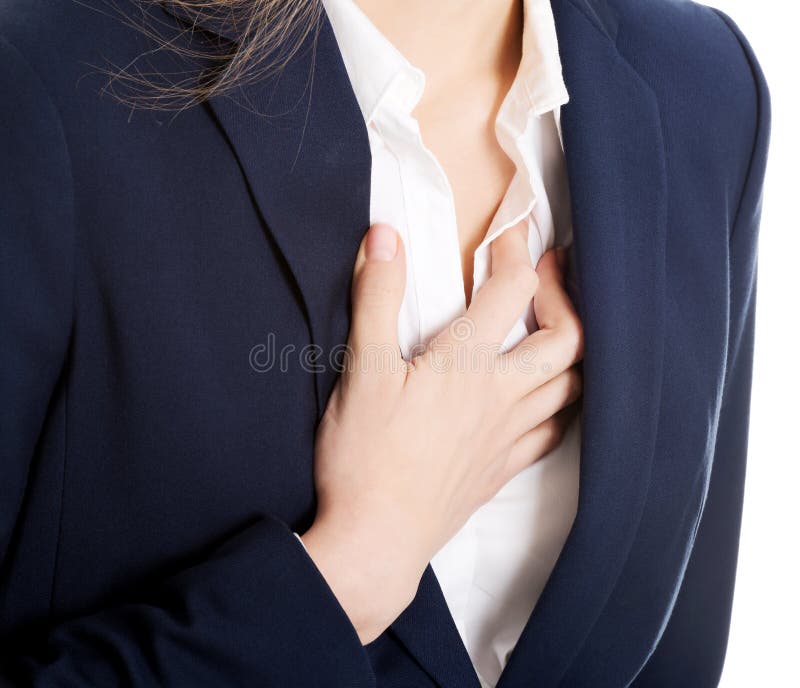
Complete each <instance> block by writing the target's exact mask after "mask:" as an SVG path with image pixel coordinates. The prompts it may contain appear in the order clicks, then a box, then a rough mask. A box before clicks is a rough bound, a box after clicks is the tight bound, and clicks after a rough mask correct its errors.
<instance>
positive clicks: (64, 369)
mask: <svg viewBox="0 0 800 688" xmlns="http://www.w3.org/2000/svg"><path fill="white" fill-rule="evenodd" d="M0 38H2V40H3V42H5V43H6V44H7V45H8V46H9V47H10V48H11V49H12V50H13V51H14V52H15V53H16V54H17V55H18V56H19V58H20V60H21V61H22V62H23V63H24V64H25V65H26V66H27V67H28V69H29V70H30V72H31V74H32V75H33V76H34V77H35V78H36V80H37V81H38V83H39V87H40V88H41V91H42V93H43V94H44V96H45V97H46V98H47V102H48V104H49V106H50V108H51V111H52V113H53V115H54V119H55V120H56V122H57V126H58V134H59V138H60V139H61V141H62V143H63V153H64V156H65V160H66V164H67V170H68V173H69V182H68V186H69V203H68V209H69V218H70V220H69V224H70V226H69V230H70V232H71V237H72V242H71V243H72V246H71V251H72V256H71V268H72V270H71V272H72V274H71V284H70V289H71V293H72V298H71V300H70V307H71V313H70V325H69V332H68V333H67V343H66V346H65V348H64V356H63V360H62V363H61V374H60V376H59V377H60V378H61V379H62V380H63V384H64V411H63V421H64V428H63V455H62V457H61V479H60V488H61V490H60V494H59V497H58V499H59V505H58V523H57V533H58V534H57V537H56V546H55V551H54V552H53V562H52V566H51V579H50V591H49V595H48V601H47V611H48V615H49V616H51V617H52V613H53V600H54V595H55V584H56V579H57V575H56V573H57V570H58V562H59V557H60V552H61V537H62V532H63V522H64V493H65V490H66V488H65V483H66V474H67V454H68V449H67V441H68V431H67V427H68V425H67V419H68V417H69V393H68V392H69V366H68V362H69V359H70V356H71V355H72V343H73V338H74V332H75V313H76V304H75V300H76V291H77V290H76V282H77V276H76V275H77V268H76V256H77V249H76V245H77V223H76V221H75V175H74V173H73V169H74V167H73V160H72V154H71V152H70V149H69V143H68V140H67V135H66V129H65V127H64V121H63V118H62V116H61V112H60V111H59V109H58V107H57V106H56V104H55V102H54V100H53V97H52V95H51V93H50V91H49V89H48V88H47V85H46V84H45V82H44V80H43V79H42V77H41V75H40V74H39V72H38V71H37V70H36V69H35V68H34V66H33V65H32V64H31V62H30V60H28V59H27V58H26V57H25V55H24V54H23V52H22V51H21V50H20V49H19V48H18V47H17V46H16V45H14V44H13V43H12V42H11V41H10V40H8V38H7V37H6V36H0Z"/></svg>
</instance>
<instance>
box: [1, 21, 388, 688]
mask: <svg viewBox="0 0 800 688" xmlns="http://www.w3.org/2000/svg"><path fill="white" fill-rule="evenodd" d="M0 62H1V63H2V68H0V94H2V95H1V96H0V156H2V171H0V571H1V570H2V569H3V568H4V567H5V565H7V564H8V562H7V561H5V560H4V559H5V555H6V551H7V547H8V543H9V539H10V538H11V536H12V532H13V529H14V524H15V521H16V519H17V517H18V513H19V509H20V505H21V503H22V498H23V494H24V492H25V484H26V480H27V476H28V473H29V470H30V464H31V462H32V457H33V455H34V452H35V447H36V443H37V440H38V436H39V435H40V433H41V428H42V424H43V422H44V421H45V418H46V415H47V413H48V404H49V401H50V398H51V396H52V393H53V389H54V387H55V386H56V385H57V384H58V381H59V378H60V376H61V375H62V371H63V369H64V366H65V364H66V363H65V362H66V359H67V356H68V350H69V342H70V333H71V322H72V299H73V296H72V284H73V263H74V261H73V249H72V247H73V244H74V235H75V231H74V229H75V227H74V214H73V197H72V179H71V171H70V168H71V164H70V159H69V152H68V148H67V145H66V142H65V136H64V132H63V130H62V126H61V123H60V117H59V115H58V112H57V111H56V109H55V107H54V105H53V103H52V101H51V99H50V98H49V96H48V94H47V92H46V89H45V88H44V86H43V84H42V82H41V80H40V79H39V78H38V76H37V75H36V74H35V73H34V71H33V70H32V68H31V67H30V65H29V64H28V62H27V61H26V60H25V59H24V57H23V56H22V55H21V54H20V52H19V51H18V50H17V49H15V47H14V46H12V45H11V44H10V43H9V42H8V41H6V40H4V39H3V37H2V36H0ZM12 635H13V629H12ZM123 685H124V686H132V687H137V686H140V687H144V686H148V687H152V686H234V685H235V686H259V687H264V686H278V687H281V688H285V687H287V686H308V687H314V686H331V687H333V686H348V687H354V688H355V687H360V686H373V685H374V674H373V671H372V669H371V666H370V663H369V659H368V657H367V654H366V652H365V650H364V648H363V647H362V645H361V642H360V640H359V638H358V635H357V633H356V631H355V629H354V628H353V626H352V624H351V622H350V620H349V618H348V617H347V615H346V613H345V612H344V610H343V609H342V608H341V606H340V605H339V603H338V601H337V599H336V597H335V596H334V594H333V592H332V591H331V589H330V588H329V587H328V585H327V583H326V582H325V579H324V578H323V576H322V574H321V573H320V572H319V570H318V569H317V568H316V566H315V565H314V562H313V560H312V559H311V558H310V557H309V556H308V554H306V552H305V550H304V548H303V546H302V544H301V543H300V542H299V541H298V538H297V537H295V535H294V534H293V533H292V531H291V529H290V528H289V527H288V526H287V525H286V524H285V523H283V522H281V521H279V520H278V519H276V518H273V517H271V516H270V515H268V514H264V515H263V516H261V517H259V518H258V519H257V520H255V521H254V522H252V523H250V525H249V526H247V527H244V528H242V529H241V530H240V531H239V532H237V533H233V534H231V535H230V537H228V538H227V539H226V540H225V541H224V542H222V543H217V544H216V545H215V546H214V547H213V548H210V550H209V551H208V552H203V553H198V554H197V556H196V558H195V560H194V561H193V562H192V564H191V565H189V566H187V567H186V568H185V569H183V570H180V571H177V572H175V573H174V574H173V575H170V576H169V577H165V578H163V579H162V580H157V581H154V582H148V583H147V584H146V585H143V586H142V587H141V589H138V590H134V591H132V592H131V593H130V594H129V595H126V597H125V599H124V600H119V601H118V602H116V603H114V604H113V605H110V606H107V607H105V608H102V609H99V610H95V611H93V612H92V613H87V614H86V615H83V616H79V617H77V618H70V619H68V620H64V621H61V622H58V623H56V622H52V623H50V624H49V626H47V627H46V628H45V629H44V630H43V631H42V632H41V633H37V635H36V639H35V640H31V641H26V642H25V644H24V645H23V646H21V647H16V648H15V650H14V651H13V652H12V651H10V650H9V649H8V647H7V645H5V644H4V645H2V646H0V686H37V687H42V688H44V687H48V686H103V687H104V688H113V687H114V686H123Z"/></svg>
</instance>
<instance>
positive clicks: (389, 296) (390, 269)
mask: <svg viewBox="0 0 800 688" xmlns="http://www.w3.org/2000/svg"><path fill="white" fill-rule="evenodd" d="M405 280H406V267H405V255H404V252H403V242H402V240H401V239H400V236H399V235H398V234H397V232H396V231H395V230H394V228H392V227H391V226H389V225H387V224H383V223H377V224H374V225H372V227H370V229H369V231H368V232H367V234H366V236H365V237H364V240H363V241H362V243H361V248H360V249H359V252H358V257H357V258H356V264H355V268H354V273H353V318H352V324H351V328H350V340H349V346H350V348H351V355H352V356H353V357H354V361H355V363H357V364H359V367H360V369H362V370H365V369H369V370H374V371H375V372H380V371H378V370H377V368H380V369H381V371H383V372H387V370H386V369H387V368H389V367H391V368H393V369H394V371H395V372H396V371H397V370H398V369H399V367H400V366H399V365H398V364H399V362H400V350H399V344H398V334H397V318H398V314H399V311H400V305H401V303H402V301H403V293H404V290H405ZM394 359H396V360H394ZM373 360H374V361H382V362H381V365H380V366H374V365H372V362H373ZM390 363H391V364H392V365H388V364H390ZM389 372H391V371H389Z"/></svg>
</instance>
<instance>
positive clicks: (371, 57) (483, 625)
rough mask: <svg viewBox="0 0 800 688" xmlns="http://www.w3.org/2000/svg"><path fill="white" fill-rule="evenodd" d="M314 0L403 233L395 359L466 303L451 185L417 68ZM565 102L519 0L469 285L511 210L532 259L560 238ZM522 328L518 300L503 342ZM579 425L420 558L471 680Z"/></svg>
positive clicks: (542, 11)
mask: <svg viewBox="0 0 800 688" xmlns="http://www.w3.org/2000/svg"><path fill="white" fill-rule="evenodd" d="M323 4H324V6H325V9H326V11H327V14H328V17H329V19H330V22H331V25H332V27H333V30H334V34H335V35H336V39H337V41H338V44H339V48H340V50H341V52H342V57H343V59H344V64H345V66H346V68H347V72H348V75H349V77H350V80H351V82H352V85H353V90H354V92H355V96H356V99H357V100H358V103H359V106H360V108H361V111H362V113H363V115H364V120H365V122H366V124H367V129H368V133H369V142H370V147H371V151H372V191H371V200H370V220H371V222H378V221H383V222H388V223H389V224H391V225H392V226H394V227H395V228H396V229H397V230H398V231H399V232H400V235H401V236H402V238H403V242H404V245H405V250H406V256H407V271H408V274H407V283H406V291H405V298H404V300H403V304H402V307H401V311H400V317H399V332H400V342H399V345H400V348H401V350H402V352H403V355H404V356H405V357H406V358H408V357H409V355H410V353H411V350H412V347H415V346H418V345H420V344H424V343H425V342H427V341H428V340H429V339H430V338H431V337H432V336H433V335H435V334H437V333H438V332H439V331H440V330H441V329H442V328H444V327H446V326H447V325H448V323H450V322H451V321H452V320H454V319H455V318H457V317H458V316H460V315H463V314H464V312H465V310H466V304H465V300H464V282H463V276H462V268H461V254H460V249H459V242H458V232H457V227H456V210H455V203H454V198H453V192H452V190H451V187H450V184H449V182H448V179H447V176H446V174H445V172H444V170H443V169H442V167H441V165H440V164H439V162H438V161H437V160H436V158H435V156H434V155H433V153H431V151H430V150H429V149H428V148H427V147H426V146H425V143H424V141H423V140H422V137H421V134H420V129H419V126H418V123H417V120H416V119H415V118H414V116H413V114H412V113H413V110H414V108H415V106H416V104H417V103H418V102H419V100H420V98H421V97H422V93H423V89H424V88H425V75H424V73H423V72H422V71H421V70H419V69H418V68H416V67H414V66H413V65H412V64H410V63H409V62H408V60H407V59H406V58H405V57H403V55H401V54H400V52H399V51H398V50H397V49H396V48H395V47H394V46H393V45H392V44H391V43H390V42H389V41H388V40H387V38H386V37H385V36H384V35H383V34H381V33H380V31H379V30H378V29H377V27H376V26H375V25H374V24H373V23H372V22H371V21H370V20H369V18H368V17H367V16H366V15H365V14H364V13H363V12H362V11H361V9H360V8H359V7H358V6H357V5H356V3H355V2H354V0H323ZM567 100H568V96H567V92H566V88H565V85H564V81H563V79H562V76H561V62H560V58H559V54H558V45H557V40H556V33H555V25H554V21H553V15H552V10H551V8H550V2H549V0H525V5H524V32H523V41H522V61H521V64H520V68H519V71H518V73H517V76H516V78H515V80H514V82H513V84H512V86H511V88H510V90H509V92H508V94H507V95H506V97H505V99H504V101H503V103H502V105H501V107H500V110H499V113H498V115H497V119H496V123H495V132H496V135H497V139H498V142H499V144H500V146H501V147H502V149H503V150H504V151H505V153H506V154H507V155H508V156H509V158H510V159H511V160H512V161H513V162H514V164H515V166H516V172H515V174H514V177H513V179H512V181H511V184H510V185H509V188H508V190H507V191H506V194H505V196H504V198H503V200H502V202H501V204H500V206H499V208H498V210H497V212H496V214H495V216H494V218H493V220H492V222H491V224H490V226H489V228H488V231H487V233H486V237H485V238H484V240H483V241H482V243H481V244H480V246H479V247H478V249H477V250H476V251H475V255H474V275H473V280H474V289H473V293H474V291H476V290H477V289H479V288H480V286H481V285H482V284H483V283H484V282H485V281H486V279H487V278H488V276H489V274H490V270H491V265H490V250H489V244H490V243H491V241H492V240H493V239H495V238H496V237H497V236H499V235H500V234H502V233H503V232H504V231H505V230H506V229H508V228H510V227H512V226H514V225H516V224H517V223H518V222H520V221H527V222H528V227H529V232H528V237H529V240H528V244H529V249H530V254H531V260H532V261H533V264H534V265H536V262H537V261H538V259H539V257H540V256H541V255H542V253H543V252H544V251H545V250H547V249H548V248H550V247H552V246H553V245H554V243H555V244H558V245H566V244H568V243H569V242H570V241H571V226H570V217H569V197H568V191H567V182H566V172H565V163H564V154H563V149H562V144H561V137H560V119H559V114H560V106H561V105H562V104H564V103H566V102H567ZM535 328H536V323H535V320H534V318H533V313H532V309H528V311H527V312H526V313H523V314H521V316H520V319H519V320H518V322H517V323H516V325H515V326H514V328H513V330H512V331H511V332H510V333H509V335H508V338H507V340H506V342H505V345H506V346H507V347H511V346H514V345H515V344H516V343H518V342H519V341H520V340H521V339H522V338H523V337H524V336H525V335H526V334H527V333H528V332H530V331H532V330H533V329H535ZM579 433H580V423H579V419H576V420H575V421H574V422H573V424H572V426H571V427H570V428H569V429H568V431H567V433H566V436H565V437H564V440H563V441H562V443H561V445H560V446H559V447H558V448H556V449H555V450H554V451H552V452H551V453H550V454H548V455H547V456H545V457H543V458H542V459H540V460H539V461H538V462H537V463H535V464H534V465H533V466H531V467H529V468H527V469H525V470H524V471H523V472H522V473H520V474H519V475H518V476H517V477H516V478H514V479H513V480H512V481H511V482H509V483H508V484H507V485H506V486H505V487H504V488H503V489H502V490H501V491H500V492H499V493H498V494H497V495H496V496H495V497H494V498H493V499H492V500H491V501H490V502H489V503H487V504H485V505H484V506H483V507H481V508H480V509H479V510H478V511H477V512H475V514H474V515H473V516H472V517H471V518H470V520H469V521H468V522H467V523H466V524H465V525H464V527H463V528H462V529H461V530H460V531H459V532H458V533H457V534H456V535H455V537H453V538H452V539H451V540H450V541H449V542H448V543H447V544H446V545H445V546H444V547H443V548H442V549H441V550H440V551H439V552H438V553H437V554H436V556H435V557H434V559H433V560H432V562H431V565H432V567H433V570H434V573H435V574H436V577H437V579H438V581H439V584H440V586H441V589H442V593H443V594H444V597H445V600H446V601H447V605H448V607H449V609H450V612H451V614H452V616H453V620H454V622H455V625H456V628H457V629H458V631H459V634H460V635H461V638H462V640H463V642H464V645H465V647H466V649H467V652H468V653H469V656H470V658H471V659H472V662H473V665H474V666H475V669H476V671H477V673H478V676H479V678H480V680H481V683H482V685H483V686H484V687H486V686H492V687H493V686H495V684H496V683H497V680H498V678H499V676H500V673H501V672H502V670H503V667H504V666H505V664H506V661H507V659H508V656H509V654H510V652H511V650H512V649H513V648H514V646H515V645H516V643H517V640H518V639H519V636H520V634H521V632H522V629H523V627H524V626H525V623H526V621H527V619H528V617H529V615H530V613H531V611H532V610H533V608H534V605H535V604H536V601H537V599H538V598H539V595H540V593H541V591H542V588H543V587H544V584H545V582H546V581H547V578H548V576H549V575H550V572H551V570H552V568H553V565H554V564H555V561H556V559H557V558H558V555H559V553H560V552H561V548H562V547H563V544H564V541H565V539H566V537H567V534H568V532H569V529H570V527H571V526H572V522H573V520H574V517H575V512H576V508H577V496H578V459H579V446H580V436H579ZM532 679H535V677H532Z"/></svg>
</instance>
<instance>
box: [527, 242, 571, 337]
mask: <svg viewBox="0 0 800 688" xmlns="http://www.w3.org/2000/svg"><path fill="white" fill-rule="evenodd" d="M562 251H564V249H560V248H559V249H551V250H549V251H547V252H545V254H544V255H543V256H542V257H541V258H540V259H539V262H538V263H537V265H536V273H537V274H538V275H539V289H538V290H537V291H536V297H535V298H534V300H533V310H534V314H535V315H536V322H537V323H538V325H539V327H540V328H541V329H551V330H552V329H555V328H557V327H558V326H559V325H560V324H562V323H564V321H566V320H569V319H572V318H577V315H576V313H575V309H574V308H573V307H572V302H571V301H570V300H569V296H568V295H567V292H566V290H565V289H564V275H563V273H562V271H561V267H560V266H559V263H558V261H559V255H564V254H563V253H561V252H562Z"/></svg>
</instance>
